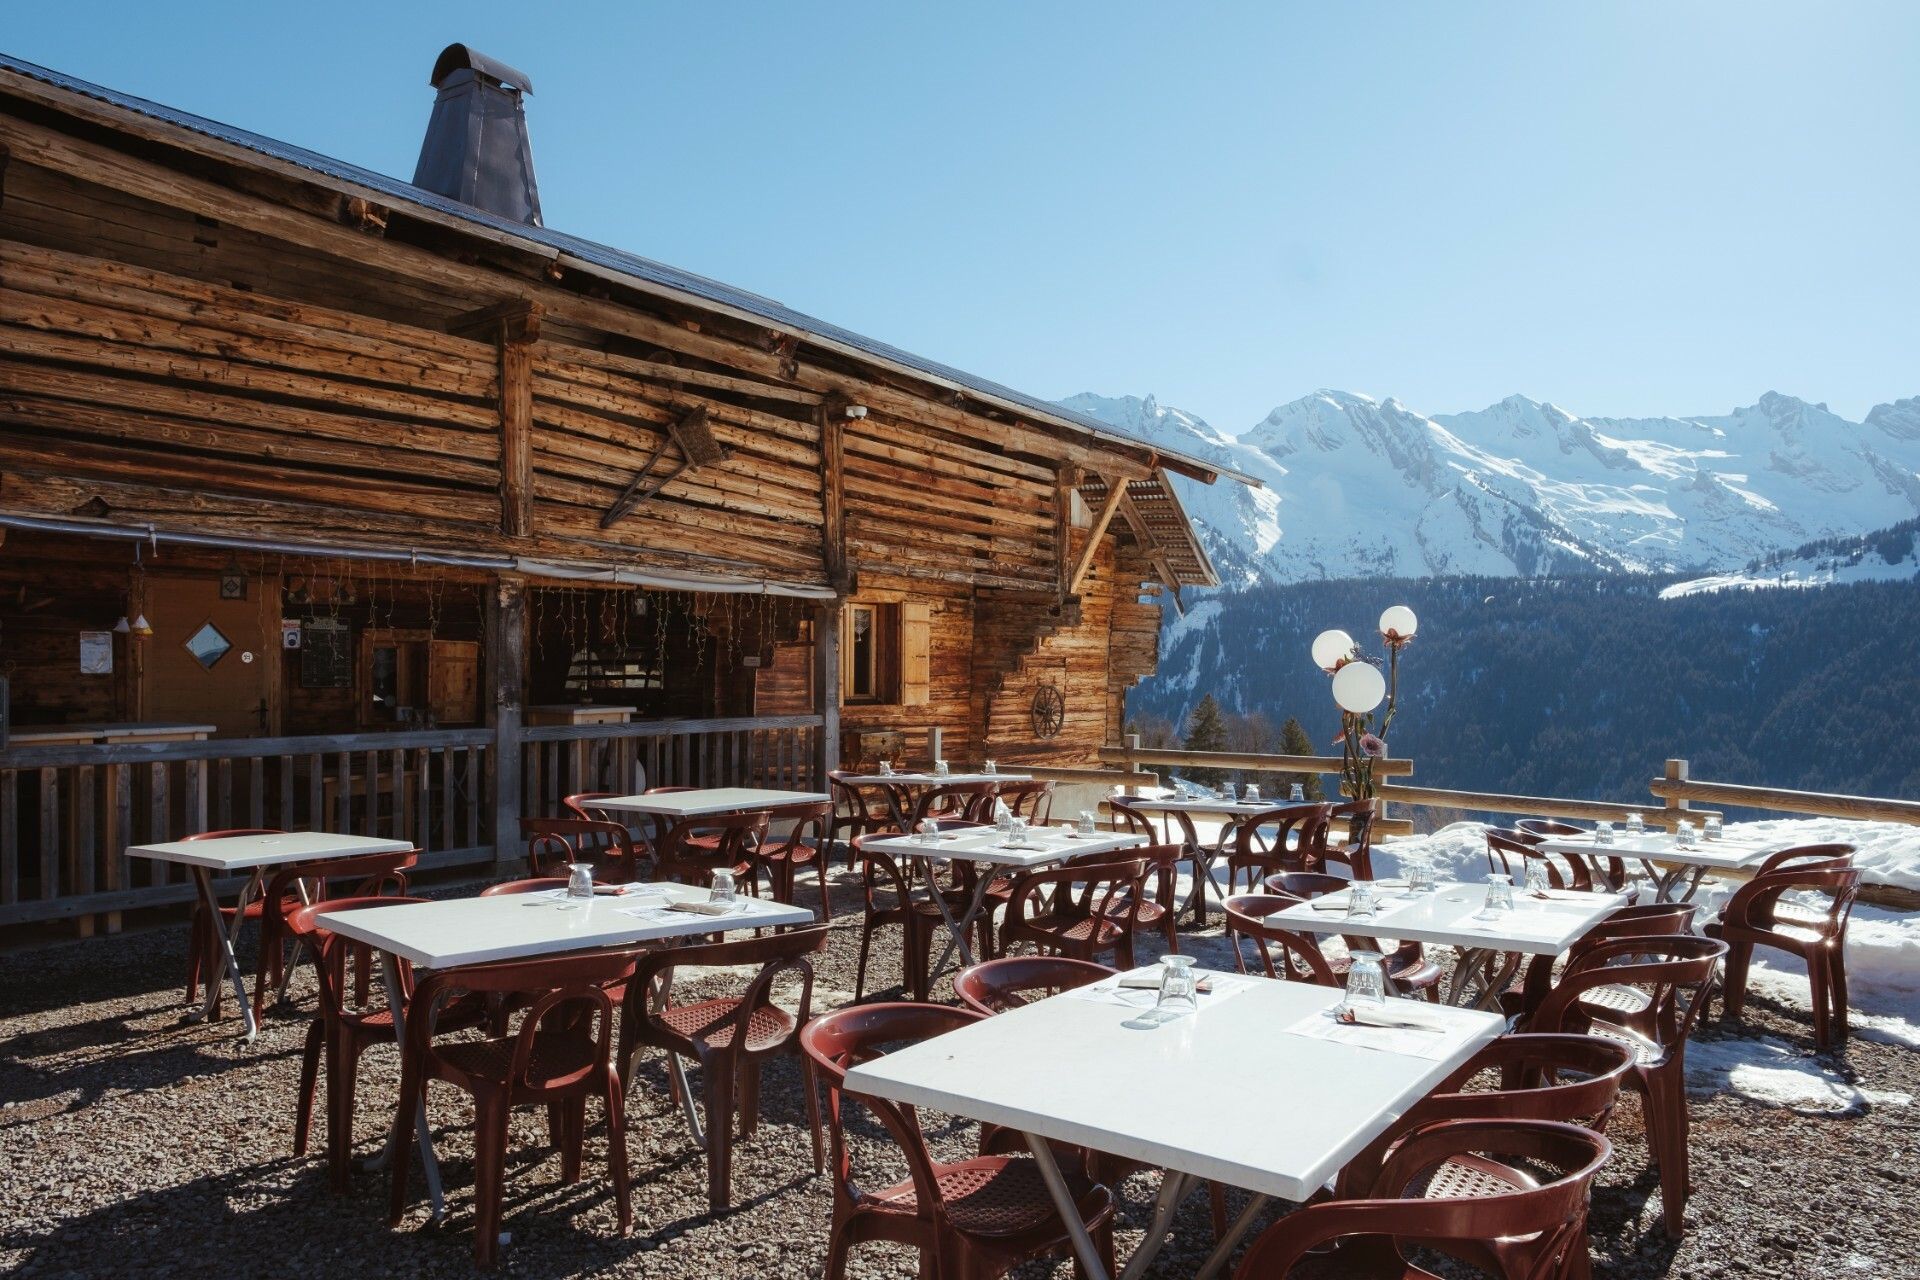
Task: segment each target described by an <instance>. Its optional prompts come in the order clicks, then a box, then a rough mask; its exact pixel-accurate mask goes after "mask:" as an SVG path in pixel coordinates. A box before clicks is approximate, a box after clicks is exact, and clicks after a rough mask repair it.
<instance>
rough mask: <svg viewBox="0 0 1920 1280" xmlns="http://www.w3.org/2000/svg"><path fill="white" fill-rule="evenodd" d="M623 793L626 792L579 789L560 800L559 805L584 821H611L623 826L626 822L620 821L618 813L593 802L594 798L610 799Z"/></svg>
mask: <svg viewBox="0 0 1920 1280" xmlns="http://www.w3.org/2000/svg"><path fill="white" fill-rule="evenodd" d="M624 794H626V793H625V792H621V791H581V792H577V793H576V794H574V795H570V796H568V797H567V798H566V799H564V800H562V801H561V802H560V806H561V808H563V809H565V810H566V811H567V812H568V813H570V814H572V815H573V816H574V817H576V818H580V819H582V820H583V821H586V822H612V823H618V824H619V825H620V826H623V827H624V826H626V825H627V824H626V823H624V822H621V821H620V815H619V814H618V813H616V812H614V811H613V810H612V809H603V808H601V807H600V806H599V805H597V804H595V803H594V801H596V800H612V799H614V798H616V797H618V796H622V795H624Z"/></svg>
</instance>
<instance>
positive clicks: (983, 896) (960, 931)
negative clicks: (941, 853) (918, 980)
mask: <svg viewBox="0 0 1920 1280" xmlns="http://www.w3.org/2000/svg"><path fill="white" fill-rule="evenodd" d="M974 870H975V875H974V885H973V899H972V901H970V902H968V903H967V909H966V911H965V912H964V913H962V914H961V916H960V917H959V918H958V919H955V918H954V915H953V910H952V908H950V907H949V906H948V905H947V895H946V894H944V893H942V892H941V891H940V878H939V876H937V875H935V874H934V868H933V865H932V864H931V863H928V864H927V888H928V889H929V890H930V891H931V892H932V893H933V905H934V906H936V907H938V908H939V909H940V918H941V919H942V920H944V921H945V922H946V925H947V933H948V935H949V936H948V938H947V945H946V946H944V947H942V948H941V949H940V959H939V960H937V961H936V962H935V963H934V965H933V967H932V968H931V969H928V970H927V986H928V987H929V988H931V987H932V986H933V984H934V981H935V980H936V979H938V978H939V976H940V974H941V972H942V971H943V970H944V969H945V968H946V967H947V958H948V957H949V956H951V955H953V953H954V950H955V948H958V949H959V952H960V959H961V961H962V964H961V965H958V966H955V967H956V968H961V967H965V966H966V965H971V964H972V963H973V958H974V957H973V947H972V945H971V944H969V943H968V942H967V931H968V930H970V929H972V928H973V926H974V922H975V921H977V920H978V919H979V918H980V912H981V911H982V910H983V909H984V908H985V906H986V901H987V887H988V886H989V885H990V884H991V883H992V882H993V876H992V874H991V872H992V868H991V867H986V868H980V867H976V868H975V869H974Z"/></svg>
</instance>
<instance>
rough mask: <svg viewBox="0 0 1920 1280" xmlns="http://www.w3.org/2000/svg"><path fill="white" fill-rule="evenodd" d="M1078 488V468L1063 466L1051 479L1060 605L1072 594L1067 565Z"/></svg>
mask: <svg viewBox="0 0 1920 1280" xmlns="http://www.w3.org/2000/svg"><path fill="white" fill-rule="evenodd" d="M1079 487H1080V468H1078V467H1076V466H1073V465H1072V464H1067V465H1063V466H1062V467H1061V468H1060V469H1059V470H1058V471H1057V472H1055V473H1054V477H1053V541H1054V548H1053V558H1054V563H1055V565H1056V566H1057V567H1058V569H1059V574H1060V590H1059V593H1058V595H1059V600H1060V603H1061V604H1065V603H1066V602H1067V597H1068V596H1069V595H1071V594H1072V592H1070V591H1069V590H1068V589H1067V587H1068V583H1069V582H1071V581H1072V578H1073V573H1072V571H1071V569H1070V567H1069V565H1068V563H1067V558H1068V556H1069V555H1070V554H1071V553H1072V551H1073V495H1074V493H1075V491H1076V490H1078V489H1079Z"/></svg>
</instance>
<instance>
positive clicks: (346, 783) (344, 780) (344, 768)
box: [328, 750, 353, 835]
mask: <svg viewBox="0 0 1920 1280" xmlns="http://www.w3.org/2000/svg"><path fill="white" fill-rule="evenodd" d="M328 830H330V831H336V832H338V833H340V834H341V835H350V834H352V832H353V753H352V752H350V751H345V750H343V751H340V752H338V753H337V754H336V755H335V756H334V758H333V826H331V827H330V828H328Z"/></svg>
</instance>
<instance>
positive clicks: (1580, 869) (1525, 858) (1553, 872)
mask: <svg viewBox="0 0 1920 1280" xmlns="http://www.w3.org/2000/svg"><path fill="white" fill-rule="evenodd" d="M1515 860H1517V861H1518V862H1519V864H1520V869H1519V870H1518V871H1516V870H1514V865H1513V864H1514V862H1515ZM1530 862H1538V863H1540V864H1542V865H1543V866H1545V867H1546V869H1547V884H1548V886H1549V887H1551V888H1554V889H1578V890H1581V891H1583V892H1590V891H1591V890H1592V889H1593V873H1592V871H1590V870H1589V869H1588V867H1587V864H1586V863H1584V862H1582V861H1581V860H1580V859H1578V858H1576V857H1574V856H1573V855H1572V854H1566V853H1548V852H1547V851H1546V850H1544V849H1541V848H1539V847H1537V846H1536V845H1535V844H1534V843H1533V842H1531V841H1528V840H1524V839H1522V838H1520V833H1519V832H1517V831H1511V830H1507V829H1505V828H1502V827H1488V828H1487V870H1488V871H1490V872H1497V873H1500V874H1503V875H1509V876H1512V877H1513V882H1514V883H1515V884H1516V885H1518V884H1524V883H1525V881H1526V875H1527V872H1526V868H1527V864H1528V863H1530Z"/></svg>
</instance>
